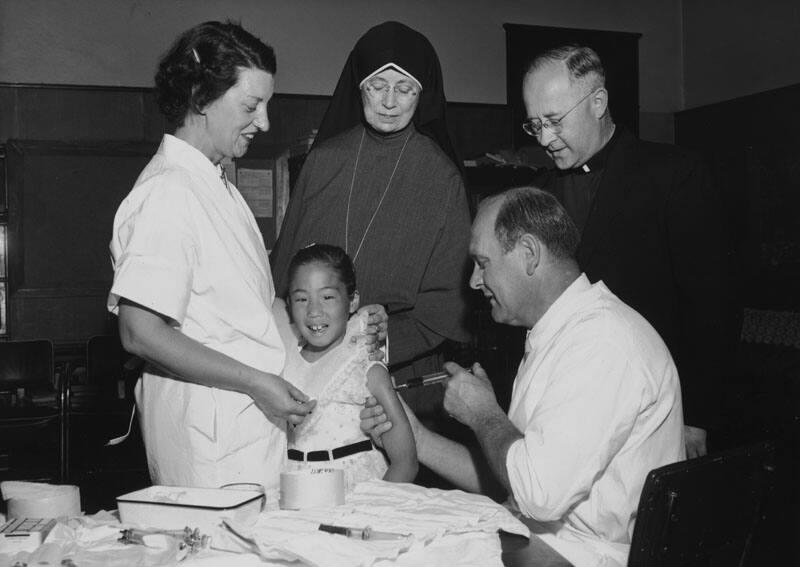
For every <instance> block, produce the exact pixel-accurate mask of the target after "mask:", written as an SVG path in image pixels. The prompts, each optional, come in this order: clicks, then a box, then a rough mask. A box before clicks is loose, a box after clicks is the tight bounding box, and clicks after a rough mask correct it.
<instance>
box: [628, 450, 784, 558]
mask: <svg viewBox="0 0 800 567" xmlns="http://www.w3.org/2000/svg"><path fill="white" fill-rule="evenodd" d="M774 463H775V447H774V445H773V444H772V443H770V442H763V443H759V444H757V445H753V446H748V447H743V448H738V449H733V450H730V451H726V452H723V453H719V454H715V455H708V456H705V457H701V458H697V459H691V460H688V461H683V462H680V463H674V464H671V465H667V466H664V467H661V468H658V469H655V470H653V471H651V472H650V474H648V476H647V479H646V481H645V485H644V489H643V490H642V496H641V498H640V500H639V509H638V513H637V519H636V526H635V528H634V531H633V538H632V542H631V552H630V556H629V559H628V566H629V567H642V566H647V567H659V566H679V565H680V566H692V567H695V566H729V565H738V566H740V567H742V566H745V565H748V564H749V563H748V561H749V560H750V559H751V554H752V549H753V541H754V539H755V538H756V535H757V534H758V533H759V528H760V527H761V525H762V523H763V521H764V520H765V519H766V510H767V506H766V504H767V500H768V498H769V497H770V495H771V494H772V492H773V490H774V486H775V465H774Z"/></svg>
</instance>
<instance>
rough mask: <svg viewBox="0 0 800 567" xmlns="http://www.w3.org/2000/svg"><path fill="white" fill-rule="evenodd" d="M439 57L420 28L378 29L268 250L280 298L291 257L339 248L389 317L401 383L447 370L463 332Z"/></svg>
mask: <svg viewBox="0 0 800 567" xmlns="http://www.w3.org/2000/svg"><path fill="white" fill-rule="evenodd" d="M445 104H446V101H445V96H444V90H443V86H442V73H441V68H440V66H439V59H438V57H437V56H436V52H435V51H434V49H433V46H432V45H431V43H430V42H429V41H428V40H427V38H425V36H423V35H422V34H420V33H419V32H417V31H415V30H413V29H411V28H409V27H408V26H405V25H403V24H400V23H397V22H385V23H383V24H380V25H378V26H375V27H373V28H371V29H370V30H369V31H367V33H365V34H364V35H363V36H362V37H361V39H359V40H358V42H357V43H356V45H355V47H354V48H353V51H352V52H351V53H350V56H349V57H348V59H347V62H346V63H345V66H344V69H343V71H342V74H341V77H340V78H339V82H338V84H337V86H336V90H335V92H334V94H333V98H332V100H331V103H330V106H329V107H328V110H327V112H326V114H325V116H324V118H323V120H322V124H321V126H320V129H319V132H318V134H317V137H316V140H315V142H314V145H313V147H312V149H311V152H310V153H309V155H308V157H307V159H306V161H305V163H304V165H303V169H302V171H301V173H300V176H299V178H298V180H297V184H296V186H295V187H294V189H293V192H292V196H291V198H290V201H289V206H288V210H287V212H286V216H285V218H284V220H283V225H282V229H281V233H280V236H279V238H278V241H277V243H276V245H275V248H274V250H273V252H272V257H271V263H272V272H273V277H274V280H275V283H276V288H277V293H278V295H279V296H285V295H286V294H287V268H288V265H289V261H290V260H291V258H292V256H293V255H294V253H295V252H296V251H297V250H298V249H300V248H303V247H304V246H307V245H309V244H311V243H313V242H316V243H326V244H335V245H338V246H341V247H342V248H344V249H345V250H346V251H347V253H348V254H349V255H350V257H351V258H352V259H353V262H354V264H355V268H356V274H357V278H358V289H359V292H360V294H361V299H362V302H365V303H380V304H383V305H385V306H386V308H387V311H388V313H389V340H388V361H389V365H390V370H391V371H392V373H393V375H394V376H395V378H396V379H398V378H399V380H398V381H400V382H402V381H403V380H404V379H407V378H409V377H411V376H414V375H420V374H424V373H428V372H432V371H436V370H439V369H440V368H441V362H442V360H441V356H439V354H438V351H439V350H440V349H439V347H440V346H441V344H442V343H443V342H444V341H445V339H451V340H454V341H459V342H464V341H467V340H469V333H468V330H467V326H466V314H467V297H468V295H467V294H468V288H467V280H468V273H469V272H468V270H469V261H468V246H469V234H470V213H469V206H468V201H467V196H466V191H465V189H464V184H463V180H462V175H461V167H460V162H459V160H458V158H457V156H456V152H455V151H454V148H453V145H452V143H451V141H450V137H449V135H448V133H447V124H446V122H445Z"/></svg>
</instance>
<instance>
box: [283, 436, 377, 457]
mask: <svg viewBox="0 0 800 567" xmlns="http://www.w3.org/2000/svg"><path fill="white" fill-rule="evenodd" d="M371 450H372V441H370V440H369V439H366V440H364V441H359V442H358V443H350V444H349V445H343V446H341V447H336V448H335V449H331V450H330V451H327V450H322V451H309V452H308V453H303V451H298V450H297V449H289V460H290V461H335V460H336V459H341V458H342V457H348V456H350V455H355V454H356V453H363V452H364V451H371Z"/></svg>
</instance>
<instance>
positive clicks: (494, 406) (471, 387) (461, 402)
mask: <svg viewBox="0 0 800 567" xmlns="http://www.w3.org/2000/svg"><path fill="white" fill-rule="evenodd" d="M444 369H445V370H446V371H447V372H449V373H450V378H449V379H448V380H447V381H446V382H445V391H444V409H445V411H446V412H447V413H448V414H450V415H451V416H452V417H454V418H456V419H457V420H458V421H460V422H461V423H463V424H464V425H466V426H467V427H469V428H470V429H472V430H475V429H476V428H477V427H479V426H480V424H481V423H484V422H486V420H487V418H489V417H492V416H495V415H502V416H503V417H505V412H504V411H503V409H502V408H501V407H500V406H499V405H498V403H497V398H496V397H495V393H494V388H492V383H491V382H490V381H489V377H488V376H487V375H486V371H485V370H484V369H483V367H482V366H481V365H480V364H478V363H477V362H476V363H475V364H473V365H472V369H471V370H472V372H469V371H467V370H466V369H465V368H462V367H461V366H459V365H458V364H456V363H455V362H445V364H444Z"/></svg>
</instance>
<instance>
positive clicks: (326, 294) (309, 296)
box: [289, 262, 358, 360]
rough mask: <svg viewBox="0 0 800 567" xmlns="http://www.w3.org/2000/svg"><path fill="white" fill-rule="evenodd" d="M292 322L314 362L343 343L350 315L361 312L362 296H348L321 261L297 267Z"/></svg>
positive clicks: (292, 287) (291, 295)
mask: <svg viewBox="0 0 800 567" xmlns="http://www.w3.org/2000/svg"><path fill="white" fill-rule="evenodd" d="M289 307H290V310H291V313H292V321H293V322H294V324H295V325H296V326H297V329H298V331H299V332H300V335H301V336H302V337H303V338H304V339H305V340H306V346H305V347H304V352H305V353H306V354H307V355H310V356H308V357H307V358H310V359H312V360H316V359H317V358H319V357H320V356H322V355H323V354H324V353H325V352H327V351H328V349H330V348H332V347H335V346H337V345H338V344H340V343H341V342H342V339H343V338H344V335H345V331H346V330H347V320H348V319H349V317H350V314H351V313H353V312H354V311H355V310H356V309H358V293H355V294H354V295H353V297H352V298H351V297H349V296H348V295H347V288H346V286H345V284H344V282H342V279H341V278H340V277H339V274H338V273H337V272H336V270H334V269H333V268H331V267H330V266H328V265H327V264H324V263H321V262H312V263H309V264H304V265H302V266H299V267H298V268H297V271H296V272H295V274H294V278H293V279H292V281H291V283H290V285H289Z"/></svg>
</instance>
